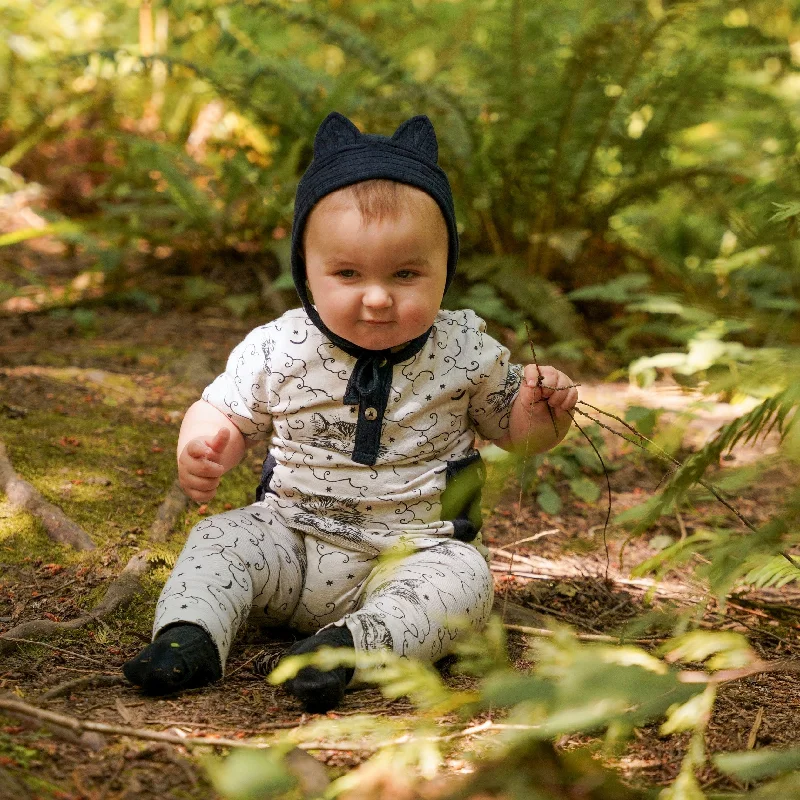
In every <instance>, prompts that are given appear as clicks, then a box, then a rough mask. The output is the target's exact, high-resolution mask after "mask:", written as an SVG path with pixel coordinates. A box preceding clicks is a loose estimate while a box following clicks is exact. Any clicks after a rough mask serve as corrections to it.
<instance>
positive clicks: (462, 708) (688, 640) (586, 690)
mask: <svg viewBox="0 0 800 800" xmlns="http://www.w3.org/2000/svg"><path fill="white" fill-rule="evenodd" d="M531 645H532V650H531V652H530V653H529V658H530V660H531V661H532V663H533V665H534V666H533V667H532V669H531V670H530V671H529V672H526V673H520V672H518V671H515V670H514V669H512V668H511V666H510V665H509V663H508V660H507V656H506V652H505V641H504V636H503V628H502V625H501V623H500V620H499V619H497V618H493V619H492V620H491V621H490V623H489V626H488V628H487V630H486V631H485V632H484V633H481V634H478V633H474V632H473V633H472V634H471V635H470V636H468V637H467V638H466V640H465V641H463V642H462V643H461V644H460V645H459V649H458V658H459V662H458V665H457V667H456V669H457V670H458V671H461V672H467V673H469V674H472V675H475V676H477V677H478V678H479V684H478V686H477V688H476V690H475V691H470V692H464V691H460V690H458V689H454V688H450V687H448V686H447V685H446V684H445V683H444V682H443V681H442V679H441V677H440V676H439V675H438V674H437V673H436V672H435V670H434V669H433V668H431V667H430V666H427V665H422V664H418V663H415V662H413V661H411V660H409V659H405V658H399V657H397V656H396V655H393V654H391V653H374V652H372V653H360V654H358V655H357V656H356V655H355V654H354V653H353V651H347V650H342V649H330V648H329V649H327V650H320V651H319V652H318V653H314V654H306V655H303V656H296V657H292V658H291V659H287V660H286V661H285V662H283V663H282V664H281V665H280V666H279V667H278V668H277V669H276V670H275V671H274V672H273V673H272V675H271V676H269V681H270V683H278V682H281V681H283V680H285V679H287V678H288V677H291V676H292V675H294V674H295V673H296V671H297V670H298V669H300V668H302V667H304V666H308V665H310V664H313V665H315V666H317V667H319V668H322V669H330V668H333V667H334V666H339V665H343V664H346V665H349V666H357V667H358V669H359V670H360V679H361V680H363V681H366V682H368V683H371V684H374V685H377V686H378V687H379V688H380V689H381V691H382V692H383V693H384V695H385V696H386V697H389V698H395V697H399V696H401V695H407V696H408V697H409V698H410V699H411V701H412V703H413V704H414V706H415V708H416V713H415V715H414V716H413V717H410V718H407V719H398V718H392V717H381V716H376V715H355V716H348V717H341V718H333V717H329V718H320V719H319V720H316V721H313V722H310V723H309V724H306V725H303V726H300V727H298V728H296V729H294V730H292V731H290V732H286V733H282V734H276V735H275V736H274V737H273V738H272V739H271V741H270V743H269V745H270V747H271V748H272V749H271V750H270V751H269V753H268V754H264V753H263V752H261V753H258V754H255V753H253V754H250V755H248V756H246V757H245V756H244V755H239V754H234V756H232V757H231V758H230V760H228V761H227V762H215V763H214V766H213V768H212V769H213V773H212V779H213V780H214V782H215V786H216V788H217V790H218V791H220V793H221V794H222V795H223V796H224V797H226V798H231V800H238V799H239V798H260V797H286V794H285V793H281V789H280V787H281V785H282V784H281V782H286V784H285V785H286V786H289V783H288V781H289V780H290V776H289V775H288V773H287V770H286V768H285V764H284V762H283V760H282V759H283V754H284V753H286V751H287V749H289V748H290V747H292V746H296V745H298V744H303V743H308V744H312V743H318V742H320V741H322V742H342V741H344V742H353V741H358V742H359V743H360V745H361V746H364V747H369V748H372V749H373V750H374V753H373V755H371V757H369V758H368V759H367V760H366V761H365V762H364V763H362V764H361V766H360V767H358V768H356V769H353V770H351V771H349V772H348V773H346V774H345V775H343V776H342V777H340V778H338V779H336V780H335V781H333V783H331V785H330V786H329V787H328V789H327V790H326V792H325V797H328V798H335V797H338V796H340V795H341V794H342V793H347V792H351V791H356V792H359V791H361V792H363V791H367V792H369V788H368V787H370V786H372V785H373V783H372V781H374V780H376V777H377V776H382V780H381V783H382V785H383V783H386V785H387V786H389V787H391V786H393V785H394V786H395V789H396V791H398V792H399V791H401V790H403V791H405V790H406V789H404V788H403V787H410V786H412V785H413V783H414V782H415V781H418V780H420V779H423V778H425V777H431V776H432V775H433V774H435V772H436V770H437V768H438V766H439V765H441V764H442V763H443V762H444V760H445V758H446V757H447V754H448V752H450V748H451V747H452V746H453V744H454V743H455V742H456V741H457V740H458V739H459V738H460V731H462V730H463V729H464V725H465V723H466V720H468V719H470V718H473V717H474V716H475V714H476V713H477V712H480V711H482V710H483V711H489V712H491V716H492V719H494V720H496V719H497V718H498V716H500V715H501V714H502V715H503V723H502V726H501V727H502V728H503V730H502V734H501V735H500V736H492V733H491V729H492V725H493V723H484V724H483V725H478V726H476V727H474V728H469V730H470V735H471V736H472V737H473V738H474V743H473V745H472V747H471V748H470V752H469V753H468V754H467V755H466V756H464V754H463V753H462V754H460V756H459V757H460V758H464V757H466V758H467V759H468V760H469V761H471V762H472V766H473V768H474V774H473V776H472V777H471V778H470V780H469V781H468V782H467V783H466V784H461V785H460V786H459V787H458V788H457V790H456V795H453V796H454V797H455V796H458V797H462V796H463V797H469V796H473V795H474V794H477V793H479V791H480V790H481V788H482V789H484V790H487V789H488V787H489V786H491V787H492V791H493V792H495V793H496V794H498V795H501V794H502V796H509V797H526V798H527V797H534V796H535V797H541V798H542V800H551V799H552V798H555V797H560V796H564V794H563V791H565V790H566V789H567V788H569V787H573V786H578V785H589V784H583V781H582V779H581V778H580V777H579V775H580V773H582V771H583V768H580V769H579V768H578V766H579V763H580V762H581V756H579V755H569V754H561V755H558V756H556V755H555V754H554V753H553V751H552V750H551V749H548V747H549V745H548V744H547V743H548V742H551V741H553V740H554V739H556V738H558V737H560V736H562V735H564V734H568V735H569V734H575V733H594V734H600V735H603V736H604V737H605V740H606V744H607V746H616V745H618V744H619V743H621V742H624V741H625V740H626V739H628V738H629V737H631V736H632V735H633V730H634V728H635V727H638V726H641V725H644V724H648V723H652V722H656V721H661V722H662V726H661V734H662V735H663V736H672V735H675V734H680V733H682V732H684V731H690V732H691V734H692V740H691V744H690V747H689V749H688V751H687V755H686V758H685V760H684V764H683V768H682V770H681V773H680V775H679V777H678V779H677V780H676V782H675V783H674V784H673V786H672V787H670V788H669V789H668V790H665V791H666V793H665V794H663V795H662V796H665V797H666V796H669V797H673V798H685V797H693V796H694V797H702V792H700V789H699V786H698V784H697V780H696V778H695V775H694V772H695V770H696V769H698V768H700V767H702V766H703V765H704V764H705V763H706V755H705V750H704V747H703V733H704V731H705V727H706V726H707V724H708V720H709V718H710V715H711V711H712V709H713V706H714V702H715V699H716V685H715V683H714V681H713V671H714V670H717V669H722V668H732V667H735V666H747V665H749V664H751V663H753V661H754V660H755V656H754V654H753V653H752V651H751V650H750V648H749V647H748V645H747V641H746V640H745V638H744V637H742V636H740V635H738V634H735V633H730V632H714V631H706V630H698V631H694V632H691V633H688V634H685V635H682V636H679V637H677V638H675V639H671V640H669V641H667V642H666V643H665V645H664V647H663V648H662V650H661V651H660V652H661V654H662V655H661V656H660V657H659V655H654V654H651V653H648V652H646V651H645V650H643V649H641V648H638V647H633V646H629V645H618V646H614V645H596V644H582V643H581V642H579V641H578V640H577V639H576V638H575V637H574V636H573V635H572V633H571V632H570V631H569V629H567V628H563V627H559V628H556V629H554V630H553V632H552V636H551V637H549V638H536V639H533V640H531ZM703 661H705V662H706V665H705V668H706V669H707V670H708V672H705V673H704V672H703V671H702V670H698V669H697V667H696V663H697V662H703ZM676 662H689V663H691V664H692V665H693V669H692V670H691V671H690V672H685V671H681V670H680V669H678V668H676V666H675V663H676ZM689 677H690V678H691V679H689ZM444 712H449V713H450V716H449V717H443V716H442V715H443V713H444ZM490 736H492V738H491V739H490V738H488V737H490ZM483 737H486V738H483ZM548 753H549V755H548ZM576 759H577V760H576ZM723 761H724V760H723ZM526 764H527V766H524V765H526ZM498 765H505V767H504V768H502V769H499V770H498V769H497V766H498ZM512 765H514V766H513V768H512ZM780 766H781V769H786V768H793V767H794V762H793V761H790V760H789V761H787V760H784V761H783V762H781V765H780ZM737 768H738V767H737ZM730 771H731V772H733V771H734V770H733V767H732V768H731V770H730ZM777 772H778V770H777V769H773V770H772V771H771V772H764V773H763V774H776V773H777ZM523 774H524V776H525V780H524V785H525V788H524V790H522V789H521V788H519V786H518V783H519V781H518V779H519V778H520V777H521V776H522V775H523ZM387 782H388V783H387ZM556 785H558V786H561V787H562V790H561V791H560V792H559V791H558V790H557V789H555V788H554V787H555V786H556ZM591 785H592V786H598V787H599V786H604V787H606V788H605V789H604V790H603V791H599V792H598V794H597V795H594V794H590V795H587V796H589V797H595V796H596V797H598V798H600V797H603V798H611V797H620V798H622V797H626V798H628V797H631V798H632V797H639V796H640V795H639V794H637V793H631V794H625V793H621V789H620V788H619V787H617V788H613V787H615V786H616V784H615V783H614V781H613V780H610V779H609V777H608V776H607V775H604V773H603V771H602V770H601V771H600V772H599V773H598V774H595V775H594V776H593V779H592V781H591ZM365 787H367V788H365ZM531 787H537V791H541V794H540V795H538V794H537V795H533V794H531V793H530V792H531ZM408 791H409V792H410V791H411V789H410V788H409V789H408ZM470 791H471V792H472V793H473V794H470ZM259 792H260V793H259Z"/></svg>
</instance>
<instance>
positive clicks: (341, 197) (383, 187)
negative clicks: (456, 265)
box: [318, 178, 436, 225]
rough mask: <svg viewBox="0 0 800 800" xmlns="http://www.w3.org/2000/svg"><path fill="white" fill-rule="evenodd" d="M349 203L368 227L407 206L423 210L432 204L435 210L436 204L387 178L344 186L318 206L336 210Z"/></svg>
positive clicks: (417, 190)
mask: <svg viewBox="0 0 800 800" xmlns="http://www.w3.org/2000/svg"><path fill="white" fill-rule="evenodd" d="M348 200H349V201H351V202H353V203H355V206H356V208H357V209H358V211H359V213H360V214H361V220H362V222H363V223H364V224H365V225H369V224H370V223H371V222H380V221H381V220H384V219H391V218H392V217H396V216H397V214H398V212H399V211H400V209H401V208H403V206H405V205H406V204H415V205H416V206H417V208H419V209H420V210H422V206H423V204H424V205H427V206H428V208H429V209H430V208H431V203H433V207H436V201H435V200H433V198H432V197H431V196H430V195H428V194H427V193H426V192H423V191H422V190H421V189H417V188H416V187H414V186H409V185H408V184H406V183H400V182H399V181H392V180H387V179H385V178H373V179H371V180H368V181H360V182H359V183H353V184H351V185H350V186H345V187H344V188H342V189H338V190H337V191H335V192H332V193H331V194H329V195H326V196H325V197H323V198H322V200H320V202H319V204H318V206H322V205H331V206H333V207H335V206H336V205H341V204H342V201H344V202H347V201H348Z"/></svg>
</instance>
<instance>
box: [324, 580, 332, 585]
mask: <svg viewBox="0 0 800 800" xmlns="http://www.w3.org/2000/svg"><path fill="white" fill-rule="evenodd" d="M325 585H326V586H333V581H325Z"/></svg>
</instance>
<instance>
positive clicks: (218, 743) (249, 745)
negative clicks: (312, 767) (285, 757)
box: [0, 697, 538, 753]
mask: <svg viewBox="0 0 800 800" xmlns="http://www.w3.org/2000/svg"><path fill="white" fill-rule="evenodd" d="M0 710H3V711H7V712H9V713H11V714H16V715H20V716H23V717H28V718H29V719H37V720H40V721H41V722H44V723H47V724H48V725H56V726H59V727H61V728H64V729H66V730H68V731H72V732H73V733H80V732H81V731H93V732H95V733H105V734H110V735H113V736H130V737H133V738H136V739H150V740H152V741H156V742H166V743H168V744H175V745H180V746H181V747H200V746H203V747H209V746H211V747H236V748H243V749H250V750H253V749H258V750H263V749H268V748H270V747H272V745H271V744H270V743H269V742H259V741H253V740H252V739H251V740H247V739H223V738H222V737H216V736H186V735H182V736H181V735H177V734H174V733H161V732H160V731H151V730H148V729H147V728H130V727H128V726H126V725H110V724H108V723H106V722H94V721H92V720H83V719H78V718H77V717H71V716H68V715H67V714H59V713H57V712H55V711H48V710H46V709H44V708H39V707H38V706H32V705H30V704H28V703H24V702H22V701H21V700H12V699H9V698H5V697H0ZM297 727H300V726H299V725H298V726H297ZM536 727H538V726H535V725H505V724H502V723H501V724H497V723H494V722H492V721H491V720H487V721H486V722H483V723H481V724H479V725H473V726H470V727H468V728H466V729H464V730H461V731H457V732H455V733H450V734H446V735H443V736H424V737H415V736H413V735H412V734H403V735H402V736H400V737H398V738H395V739H390V740H388V741H385V742H380V743H377V744H374V745H364V744H358V743H356V742H345V743H342V742H300V743H298V744H297V745H296V748H297V749H298V750H327V751H341V752H346V753H347V752H368V753H372V752H374V751H376V750H379V749H383V748H385V747H393V746H396V745H402V744H406V743H408V742H412V741H431V742H446V741H451V740H453V739H458V738H463V737H467V736H473V735H475V734H477V733H483V732H485V731H492V730H497V731H502V730H533V729H535V728H536Z"/></svg>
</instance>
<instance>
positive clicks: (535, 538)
mask: <svg viewBox="0 0 800 800" xmlns="http://www.w3.org/2000/svg"><path fill="white" fill-rule="evenodd" d="M555 533H561V531H560V530H559V529H558V528H553V529H552V530H549V531H542V532H541V533H537V534H535V535H534V536H526V537H525V538H524V539H517V540H516V541H515V542H509V544H507V545H506V547H516V546H517V545H518V544H525V543H526V542H536V541H538V540H539V539H543V538H544V537H545V536H552V535H553V534H555ZM489 549H490V550H491V549H492V548H491V547H490V548H489Z"/></svg>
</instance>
